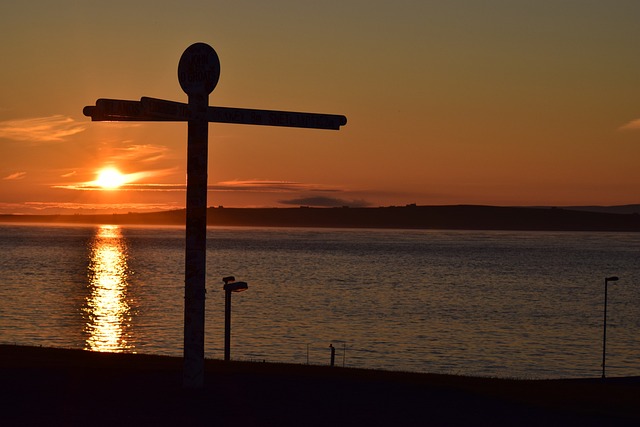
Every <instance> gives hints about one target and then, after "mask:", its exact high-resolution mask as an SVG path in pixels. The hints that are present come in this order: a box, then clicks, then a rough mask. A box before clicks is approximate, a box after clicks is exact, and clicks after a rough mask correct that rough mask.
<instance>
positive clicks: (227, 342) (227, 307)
mask: <svg viewBox="0 0 640 427" xmlns="http://www.w3.org/2000/svg"><path fill="white" fill-rule="evenodd" d="M222 281H223V282H224V286H223V287H222V289H224V360H225V361H228V360H230V359H231V293H232V292H243V291H246V290H247V289H249V285H247V283H246V282H236V278H235V277H233V276H228V277H223V278H222Z"/></svg>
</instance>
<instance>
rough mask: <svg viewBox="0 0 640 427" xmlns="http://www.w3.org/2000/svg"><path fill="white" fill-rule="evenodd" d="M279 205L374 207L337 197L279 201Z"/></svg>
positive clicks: (358, 201) (364, 202)
mask: <svg viewBox="0 0 640 427" xmlns="http://www.w3.org/2000/svg"><path fill="white" fill-rule="evenodd" d="M278 203H282V204H283V205H295V206H314V207H327V208H336V207H341V206H349V207H352V208H364V207H367V206H372V203H369V202H367V201H365V200H345V199H339V198H336V197H322V196H320V197H301V198H299V199H290V200H279V201H278Z"/></svg>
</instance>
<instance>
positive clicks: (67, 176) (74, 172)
mask: <svg viewBox="0 0 640 427" xmlns="http://www.w3.org/2000/svg"><path fill="white" fill-rule="evenodd" d="M76 174H77V172H76V171H71V172H69V173H65V174H62V175H60V176H61V177H62V178H69V177H72V176H74V175H76Z"/></svg>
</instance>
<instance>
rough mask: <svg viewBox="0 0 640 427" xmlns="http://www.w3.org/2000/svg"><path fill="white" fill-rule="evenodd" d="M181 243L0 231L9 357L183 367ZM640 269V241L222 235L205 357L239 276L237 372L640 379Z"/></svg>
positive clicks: (234, 336)
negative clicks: (21, 350) (275, 367)
mask: <svg viewBox="0 0 640 427" xmlns="http://www.w3.org/2000/svg"><path fill="white" fill-rule="evenodd" d="M184 236H185V232H184V229H183V228H181V227H157V226H154V227H146V226H129V225H127V226H121V225H113V224H104V225H49V224H47V225H20V224H18V225H16V224H0V343H4V344H18V345H35V346H43V347H57V348H74V349H85V350H89V351H101V352H126V353H144V354H158V355H170V356H182V354H183V324H184V322H183V320H184V250H185V238H184ZM639 255H640V233H610V232H540V231H536V232H524V231H517V232H516V231H445V230H388V229H312V228H251V227H235V228H232V227H228V228H225V227H212V228H208V229H207V294H206V295H207V298H206V303H205V304H206V321H205V322H206V325H205V357H207V358H211V359H222V358H223V356H224V306H225V301H224V300H225V293H224V291H223V289H222V286H223V282H222V278H223V277H226V276H234V277H235V278H236V280H238V281H244V282H247V284H248V289H247V290H246V291H245V292H241V293H233V294H232V296H231V299H232V301H231V307H232V309H231V324H232V328H231V346H230V354H231V359H233V360H243V361H255V362H283V363H295V364H312V365H327V364H329V363H330V354H331V349H330V347H329V346H330V345H331V346H333V348H334V349H335V362H334V363H335V364H336V365H338V366H345V367H354V368H367V369H380V370H390V371H408V372H426V373H444V374H460V375H473V376H486V377H499V378H520V379H547V378H590V377H593V378H597V377H600V376H601V375H602V373H603V367H602V363H603V360H605V369H606V376H607V377H621V376H638V375H640V262H639V260H640V257H639ZM614 276H615V277H617V278H618V280H617V281H614V280H610V281H606V282H605V278H611V277H614ZM605 291H606V292H605ZM605 293H606V298H607V299H606V301H607V302H606V328H605ZM605 333H606V338H605ZM605 343H606V349H605V348H604V345H605ZM603 350H605V351H604V353H603ZM603 356H604V357H603Z"/></svg>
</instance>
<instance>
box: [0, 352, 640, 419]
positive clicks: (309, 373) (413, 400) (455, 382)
mask: <svg viewBox="0 0 640 427" xmlns="http://www.w3.org/2000/svg"><path fill="white" fill-rule="evenodd" d="M0 373H1V375H2V383H1V387H2V395H3V399H2V408H3V409H2V414H0V415H1V418H0V419H2V420H3V421H2V425H65V426H68V425H83V426H87V425H89V426H93V425H120V426H121V425H180V426H182V425H217V426H227V425H233V426H245V425H246V426H288V425H291V426H293V425H296V426H342V425H345V426H347V425H348V426H359V425H364V426H378V425H385V426H388V425H396V426H404V425H416V426H423V425H436V426H438V425H452V426H457V425H461V426H465V425H469V426H478V425H491V426H494V425H519V426H527V425H529V426H533V425H536V426H537V425H545V426H549V425H581V426H600V425H607V426H615V425H621V426H626V425H629V426H631V425H638V424H639V423H640V381H639V380H638V379H636V378H625V379H608V380H606V381H601V380H599V379H593V380H508V379H494V378H476V377H463V376H452V375H433V374H413V373H397V372H386V371H372V370H362V369H350V368H347V369H345V368H330V367H323V366H305V365H289V364H272V363H249V362H231V363H225V362H223V361H219V360H207V361H206V376H205V382H206V384H205V387H204V388H203V389H202V390H197V391H187V390H184V389H183V388H182V387H181V382H182V381H181V380H182V377H181V376H182V360H181V359H179V358H172V357H163V356H149V355H132V354H105V353H91V352H86V351H81V350H62V349H47V348H37V347H23V346H12V345H0Z"/></svg>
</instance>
